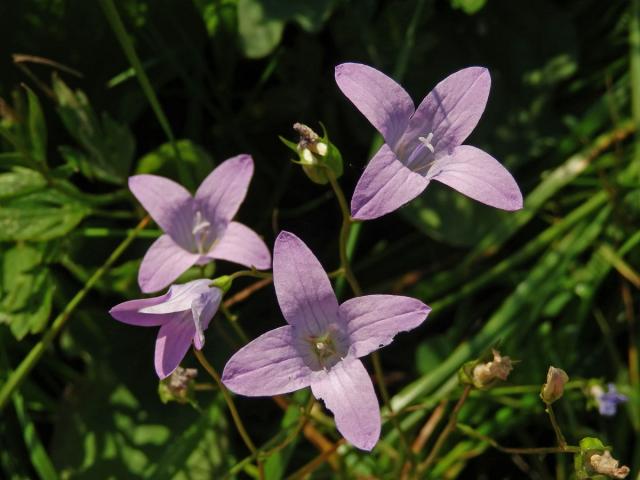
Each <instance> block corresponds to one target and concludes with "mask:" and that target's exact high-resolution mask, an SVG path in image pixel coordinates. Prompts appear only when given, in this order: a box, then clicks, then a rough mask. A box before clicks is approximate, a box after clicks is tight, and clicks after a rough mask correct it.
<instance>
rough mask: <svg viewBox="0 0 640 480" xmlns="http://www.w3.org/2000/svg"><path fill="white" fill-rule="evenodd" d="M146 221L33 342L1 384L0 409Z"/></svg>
mask: <svg viewBox="0 0 640 480" xmlns="http://www.w3.org/2000/svg"><path fill="white" fill-rule="evenodd" d="M147 223H149V217H148V216H147V217H144V218H143V219H142V220H141V221H140V223H139V224H138V225H137V226H136V228H135V229H134V230H133V231H132V232H131V233H130V234H129V235H128V236H127V238H125V239H124V240H123V241H122V242H121V243H120V245H118V246H117V247H116V249H115V250H114V251H113V253H112V254H111V255H110V256H109V258H107V260H106V261H105V262H104V264H103V265H102V266H101V267H100V268H98V270H96V271H95V273H94V274H93V275H92V276H91V277H90V278H89V279H88V280H87V283H86V284H85V285H84V287H82V289H81V290H80V291H79V292H78V293H76V295H75V296H74V297H73V298H72V299H71V301H70V302H69V303H68V304H67V306H66V307H65V308H64V310H63V311H62V312H60V314H59V315H58V316H57V317H56V318H55V320H54V321H53V323H52V324H51V327H50V328H49V330H47V332H46V333H45V334H44V335H43V336H42V338H41V339H40V341H39V342H38V343H36V344H35V346H34V347H33V348H32V349H31V351H30V352H29V354H28V355H27V356H26V357H25V358H24V360H22V362H21V363H20V365H18V368H16V370H15V371H14V372H13V373H12V374H11V375H10V376H9V379H8V380H7V382H6V383H5V384H4V385H2V388H1V389H0V411H2V409H3V408H4V407H5V405H6V404H7V402H8V401H9V399H10V398H11V395H12V394H13V392H14V391H15V390H16V389H17V388H18V387H19V386H20V385H21V384H22V382H23V381H24V380H25V378H26V377H27V375H29V372H31V370H32V369H33V367H35V366H36V364H37V363H38V361H39V360H40V358H41V357H42V355H43V354H44V352H45V351H46V349H47V347H48V346H49V345H51V343H52V342H53V340H54V339H55V338H56V337H57V336H58V334H59V333H60V331H61V330H62V328H63V327H64V326H65V325H66V323H67V321H68V320H69V318H71V313H73V311H74V310H75V309H76V307H77V306H78V305H79V304H80V302H81V301H82V300H83V299H84V297H85V296H86V295H87V294H88V293H89V292H90V291H91V289H92V288H93V286H94V285H95V284H96V283H97V282H98V280H100V278H102V276H103V275H104V274H105V273H106V272H107V271H108V270H109V268H111V265H113V264H114V262H115V261H116V260H117V259H118V258H119V257H120V255H122V253H124V251H125V250H126V249H127V247H128V246H129V245H130V244H131V242H133V240H134V239H135V238H136V237H137V235H138V233H139V232H140V230H142V229H143V228H144V227H145V226H146V225H147Z"/></svg>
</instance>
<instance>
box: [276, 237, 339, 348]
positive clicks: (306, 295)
mask: <svg viewBox="0 0 640 480" xmlns="http://www.w3.org/2000/svg"><path fill="white" fill-rule="evenodd" d="M273 284H274V286H275V288H276V296H277V297H278V303H279V304H280V309H281V310H282V314H283V315H284V318H285V319H286V320H287V322H289V324H291V325H294V326H296V327H297V328H300V330H301V331H302V332H304V333H305V334H309V335H312V336H315V335H319V334H321V333H324V332H325V329H326V327H327V326H328V325H330V324H332V323H335V320H336V319H337V318H338V300H337V299H336V295H335V293H334V292H333V288H332V287H331V282H330V281H329V277H327V274H326V273H325V271H324V269H323V268H322V265H320V262H319V261H318V259H317V258H316V257H315V255H314V254H313V253H312V252H311V250H309V247H307V246H306V245H305V244H304V243H303V242H302V240H300V239H299V238H298V237H296V236H295V235H294V234H293V233H289V232H284V231H283V232H280V235H278V238H276V243H275V246H274V248H273Z"/></svg>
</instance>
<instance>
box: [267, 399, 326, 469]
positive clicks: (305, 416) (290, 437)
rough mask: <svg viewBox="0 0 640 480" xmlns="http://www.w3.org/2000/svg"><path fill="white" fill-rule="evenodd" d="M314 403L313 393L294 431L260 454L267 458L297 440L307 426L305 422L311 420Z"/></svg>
mask: <svg viewBox="0 0 640 480" xmlns="http://www.w3.org/2000/svg"><path fill="white" fill-rule="evenodd" d="M314 403H315V398H314V397H313V395H310V396H309V401H308V402H307V406H306V407H305V408H304V410H303V411H302V413H301V414H300V418H299V419H298V423H297V424H296V426H295V428H294V429H293V431H292V432H291V433H290V434H289V435H287V437H286V438H285V439H284V440H283V441H282V442H280V443H279V444H278V445H276V446H275V447H272V448H270V449H269V450H266V451H264V452H262V453H260V455H261V456H262V457H264V458H266V457H268V456H270V455H273V454H274V453H276V452H279V451H280V450H282V449H283V448H285V447H286V446H287V445H289V444H290V443H291V442H292V441H293V440H295V438H296V437H297V436H298V434H299V433H300V431H301V430H302V428H303V427H304V426H305V424H306V423H307V421H308V420H309V414H310V413H311V408H313V404H314Z"/></svg>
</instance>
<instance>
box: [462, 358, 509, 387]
mask: <svg viewBox="0 0 640 480" xmlns="http://www.w3.org/2000/svg"><path fill="white" fill-rule="evenodd" d="M491 353H492V355H493V359H492V360H490V361H488V362H483V361H482V360H474V361H471V362H467V363H466V364H465V365H464V366H463V367H462V368H461V369H460V371H459V373H458V378H459V380H460V381H461V382H462V383H466V384H471V385H473V386H474V387H476V388H479V389H485V388H489V387H491V386H492V385H494V384H495V383H496V382H497V381H499V380H503V381H504V380H506V379H507V377H508V376H509V373H510V372H511V370H513V362H512V361H511V359H510V358H509V357H503V356H502V355H500V352H498V351H497V350H495V349H492V350H491Z"/></svg>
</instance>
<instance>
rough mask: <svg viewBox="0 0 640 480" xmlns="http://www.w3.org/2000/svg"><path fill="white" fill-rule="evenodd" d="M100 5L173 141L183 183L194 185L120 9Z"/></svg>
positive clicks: (107, 0)
mask: <svg viewBox="0 0 640 480" xmlns="http://www.w3.org/2000/svg"><path fill="white" fill-rule="evenodd" d="M100 6H101V7H102V10H103V11H104V14H105V16H106V17H107V20H108V21H109V25H111V29H112V30H113V33H114V34H115V36H116V38H117V39H118V42H119V43H120V46H121V47H122V50H123V51H124V54H125V56H126V57H127V60H129V63H130V64H131V67H132V68H133V69H134V71H135V72H136V77H137V78H138V82H140V86H141V87H142V91H143V92H144V94H145V96H146V97H147V100H148V101H149V104H150V105H151V109H152V110H153V113H154V114H155V116H156V118H157V119H158V123H160V126H161V127H162V130H164V133H165V135H166V136H167V138H168V139H169V142H171V146H172V147H173V151H174V153H175V156H176V160H177V162H176V163H177V167H178V174H179V176H180V181H181V182H182V184H183V185H186V186H188V187H192V186H193V185H192V183H193V182H191V178H190V175H189V172H188V171H187V169H186V166H185V164H184V162H183V161H182V157H181V155H180V150H179V149H178V145H177V143H176V139H175V136H174V135H173V131H172V130H171V125H170V124H169V121H168V120H167V117H166V116H165V114H164V111H163V110H162V107H161V106H160V102H159V101H158V97H157V96H156V93H155V91H154V90H153V87H152V86H151V82H150V81H149V77H148V76H147V74H146V72H145V71H144V68H143V67H142V62H140V58H138V54H137V53H136V50H135V48H134V47H133V42H132V41H131V39H130V38H129V35H128V33H127V30H126V28H125V26H124V23H123V22H122V18H120V14H119V13H118V9H117V8H116V6H115V4H114V2H113V0H100Z"/></svg>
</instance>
